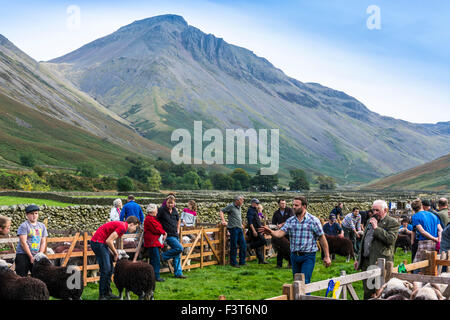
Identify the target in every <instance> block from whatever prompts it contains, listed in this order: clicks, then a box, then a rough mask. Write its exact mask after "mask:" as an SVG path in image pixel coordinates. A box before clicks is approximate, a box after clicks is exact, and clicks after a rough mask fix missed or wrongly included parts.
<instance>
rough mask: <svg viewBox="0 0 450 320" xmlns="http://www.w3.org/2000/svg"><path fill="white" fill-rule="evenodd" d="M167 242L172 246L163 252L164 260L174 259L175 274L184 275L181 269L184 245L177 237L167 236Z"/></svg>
mask: <svg viewBox="0 0 450 320" xmlns="http://www.w3.org/2000/svg"><path fill="white" fill-rule="evenodd" d="M166 243H167V244H168V245H169V246H170V250H167V251H166V252H163V253H162V255H161V257H162V259H163V260H169V259H173V269H174V272H173V273H174V275H175V276H176V277H178V276H181V275H183V271H182V270H181V253H182V252H183V246H182V245H181V244H180V241H178V238H177V237H173V236H172V237H167V238H166Z"/></svg>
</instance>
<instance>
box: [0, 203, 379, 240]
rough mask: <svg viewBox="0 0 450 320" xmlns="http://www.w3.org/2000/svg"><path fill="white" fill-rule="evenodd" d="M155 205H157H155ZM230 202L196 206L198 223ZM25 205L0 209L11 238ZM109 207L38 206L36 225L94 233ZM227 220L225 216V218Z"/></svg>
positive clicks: (269, 207)
mask: <svg viewBox="0 0 450 320" xmlns="http://www.w3.org/2000/svg"><path fill="white" fill-rule="evenodd" d="M138 202H139V203H144V205H141V206H142V209H143V210H144V213H145V207H146V206H147V204H148V203H149V202H140V201H138ZM157 204H158V205H159V204H160V203H157ZM228 204H229V202H200V203H198V210H197V211H198V221H199V222H203V223H218V222H219V221H220V219H219V211H220V209H222V208H224V207H225V206H226V205H228ZM261 204H262V206H263V207H264V210H263V212H264V213H265V214H266V215H267V216H268V217H269V219H270V220H271V218H272V215H273V213H274V211H275V210H276V209H277V208H278V204H277V202H276V201H271V202H264V201H262V202H261ZM334 205H335V203H334V202H323V203H321V202H316V203H311V204H310V205H309V206H308V211H309V212H310V213H312V214H314V215H315V216H317V217H321V218H324V219H325V220H326V219H327V217H328V214H329V213H330V211H331V209H332V208H333V206H334ZM370 205H371V202H345V203H344V209H343V211H344V212H345V213H346V212H350V211H351V209H352V208H353V207H355V206H357V207H359V208H361V210H367V209H368V208H369V207H370ZM26 206H27V205H26V204H21V205H14V206H0V215H5V216H8V217H10V218H12V226H11V234H12V235H15V234H16V231H17V228H18V227H19V225H20V224H21V223H22V222H24V221H25V219H26V215H25V207H26ZM186 206H187V202H181V201H178V202H177V209H178V211H179V212H181V211H182V210H183V208H185V207H186ZM248 206H249V204H248V203H246V204H244V207H243V210H242V211H243V219H244V221H245V217H246V212H247V209H248ZM111 207H112V206H100V205H93V206H92V205H79V206H78V205H76V206H69V207H65V208H62V207H50V206H46V205H43V206H40V208H41V212H40V215H39V221H40V222H43V221H44V220H45V219H46V218H47V219H48V229H50V230H52V229H53V230H55V229H56V230H73V231H89V232H93V231H95V230H96V229H97V228H98V227H99V226H100V225H102V224H103V223H105V222H107V221H108V220H109V213H110V211H111ZM225 218H226V215H225Z"/></svg>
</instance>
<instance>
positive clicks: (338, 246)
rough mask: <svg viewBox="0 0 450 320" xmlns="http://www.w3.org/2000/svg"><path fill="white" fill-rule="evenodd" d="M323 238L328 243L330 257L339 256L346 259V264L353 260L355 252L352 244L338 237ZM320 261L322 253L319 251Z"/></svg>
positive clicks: (326, 235)
mask: <svg viewBox="0 0 450 320" xmlns="http://www.w3.org/2000/svg"><path fill="white" fill-rule="evenodd" d="M325 238H326V239H327V242H328V252H329V253H330V255H333V254H338V255H340V256H344V257H347V262H349V261H350V258H353V259H355V251H354V250H353V243H352V242H351V241H350V240H349V239H347V238H341V237H338V236H330V235H328V234H325ZM321 256H322V260H323V257H324V252H323V251H322V250H321Z"/></svg>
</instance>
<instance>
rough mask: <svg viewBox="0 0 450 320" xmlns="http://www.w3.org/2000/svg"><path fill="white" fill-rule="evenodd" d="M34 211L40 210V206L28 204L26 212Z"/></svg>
mask: <svg viewBox="0 0 450 320" xmlns="http://www.w3.org/2000/svg"><path fill="white" fill-rule="evenodd" d="M34 211H39V207H38V206H37V205H35V204H30V205H29V206H27V207H26V208H25V213H30V212H34Z"/></svg>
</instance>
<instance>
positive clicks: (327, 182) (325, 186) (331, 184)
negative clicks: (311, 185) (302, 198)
mask: <svg viewBox="0 0 450 320" xmlns="http://www.w3.org/2000/svg"><path fill="white" fill-rule="evenodd" d="M317 183H318V184H319V189H320V190H333V189H336V180H334V178H332V177H328V176H318V177H317Z"/></svg>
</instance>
